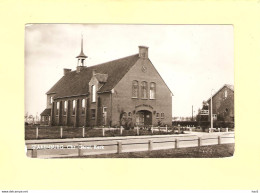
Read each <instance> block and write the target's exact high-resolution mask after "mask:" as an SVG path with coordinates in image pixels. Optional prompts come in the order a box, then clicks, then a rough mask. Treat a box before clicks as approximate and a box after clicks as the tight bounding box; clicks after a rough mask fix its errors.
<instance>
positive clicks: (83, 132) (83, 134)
mask: <svg viewBox="0 0 260 193" xmlns="http://www.w3.org/2000/svg"><path fill="white" fill-rule="evenodd" d="M82 137H85V126H83V127H82Z"/></svg>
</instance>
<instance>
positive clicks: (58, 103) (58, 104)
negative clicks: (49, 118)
mask: <svg viewBox="0 0 260 193" xmlns="http://www.w3.org/2000/svg"><path fill="white" fill-rule="evenodd" d="M59 109H60V102H57V111H56V115H58V114H59Z"/></svg>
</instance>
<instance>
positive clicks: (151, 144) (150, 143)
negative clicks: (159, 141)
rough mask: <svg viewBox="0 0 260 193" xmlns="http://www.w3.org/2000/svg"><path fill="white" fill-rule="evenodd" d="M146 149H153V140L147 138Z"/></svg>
mask: <svg viewBox="0 0 260 193" xmlns="http://www.w3.org/2000/svg"><path fill="white" fill-rule="evenodd" d="M148 150H149V151H152V150H153V140H149V142H148Z"/></svg>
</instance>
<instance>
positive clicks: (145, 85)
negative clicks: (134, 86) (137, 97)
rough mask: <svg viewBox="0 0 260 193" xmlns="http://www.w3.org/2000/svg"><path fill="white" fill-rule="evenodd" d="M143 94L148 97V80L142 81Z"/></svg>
mask: <svg viewBox="0 0 260 193" xmlns="http://www.w3.org/2000/svg"><path fill="white" fill-rule="evenodd" d="M141 96H142V98H144V99H146V98H147V82H142V84H141Z"/></svg>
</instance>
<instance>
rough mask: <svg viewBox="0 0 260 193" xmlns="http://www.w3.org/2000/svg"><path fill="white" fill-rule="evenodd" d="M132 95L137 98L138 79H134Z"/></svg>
mask: <svg viewBox="0 0 260 193" xmlns="http://www.w3.org/2000/svg"><path fill="white" fill-rule="evenodd" d="M132 97H133V98H138V81H136V80H134V81H133V85H132Z"/></svg>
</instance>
